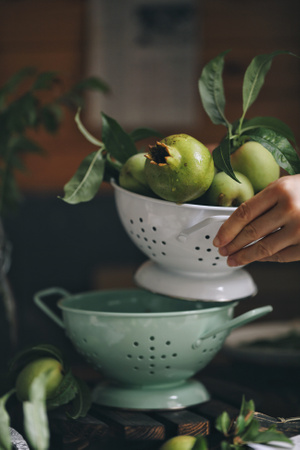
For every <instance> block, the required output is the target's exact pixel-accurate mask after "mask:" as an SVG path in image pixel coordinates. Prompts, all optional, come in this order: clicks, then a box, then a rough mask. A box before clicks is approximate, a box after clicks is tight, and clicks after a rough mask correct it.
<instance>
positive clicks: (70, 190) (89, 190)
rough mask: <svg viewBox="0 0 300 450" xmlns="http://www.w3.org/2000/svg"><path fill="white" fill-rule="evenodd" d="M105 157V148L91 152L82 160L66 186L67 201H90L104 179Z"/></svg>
mask: <svg viewBox="0 0 300 450" xmlns="http://www.w3.org/2000/svg"><path fill="white" fill-rule="evenodd" d="M104 170H105V158H104V156H103V150H102V149H100V150H98V151H95V152H92V153H90V154H89V155H88V156H86V157H85V158H84V160H83V161H82V162H81V164H80V166H79V168H78V170H77V171H76V173H75V174H74V175H73V177H72V178H71V179H70V181H68V183H67V184H65V186H64V192H65V195H64V197H60V198H62V200H64V201H65V202H67V203H70V204H76V203H80V202H88V201H90V200H91V199H92V198H93V197H94V196H95V195H96V193H97V192H98V190H99V188H100V185H101V183H102V181H103V177H104Z"/></svg>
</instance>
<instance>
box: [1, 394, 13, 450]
mask: <svg viewBox="0 0 300 450" xmlns="http://www.w3.org/2000/svg"><path fill="white" fill-rule="evenodd" d="M14 392H15V389H12V390H10V391H9V392H7V394H5V395H3V396H2V397H1V398H0V448H1V449H3V450H11V438H10V427H9V426H10V419H9V415H8V413H7V411H6V408H5V404H6V402H7V400H8V399H9V397H10V396H11V395H12V394H13V393H14Z"/></svg>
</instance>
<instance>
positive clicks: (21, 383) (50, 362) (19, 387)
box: [16, 358, 64, 401]
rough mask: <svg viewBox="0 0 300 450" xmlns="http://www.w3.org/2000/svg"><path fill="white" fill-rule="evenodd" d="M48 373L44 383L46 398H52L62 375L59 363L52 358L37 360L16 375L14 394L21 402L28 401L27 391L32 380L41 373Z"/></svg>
mask: <svg viewBox="0 0 300 450" xmlns="http://www.w3.org/2000/svg"><path fill="white" fill-rule="evenodd" d="M45 372H48V375H49V376H48V378H47V383H46V398H47V399H49V398H51V397H53V396H54V394H55V391H56V390H57V388H58V386H59V384H60V383H61V381H62V379H63V377H64V373H63V367H62V365H61V363H60V362H59V361H58V360H57V359H54V358H39V359H35V360H34V361H32V362H30V363H29V364H27V365H26V366H25V367H24V368H23V369H22V370H21V372H20V373H19V374H18V377H17V380H16V393H17V397H18V399H19V400H21V401H26V400H29V397H28V395H29V389H30V386H31V384H32V382H33V380H34V379H35V378H36V377H37V376H38V375H40V374H41V373H45Z"/></svg>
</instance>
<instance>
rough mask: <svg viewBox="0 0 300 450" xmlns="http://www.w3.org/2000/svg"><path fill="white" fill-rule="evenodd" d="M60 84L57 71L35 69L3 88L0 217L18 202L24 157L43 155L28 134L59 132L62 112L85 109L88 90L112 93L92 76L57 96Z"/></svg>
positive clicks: (20, 73)
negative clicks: (49, 96) (44, 94)
mask: <svg viewBox="0 0 300 450" xmlns="http://www.w3.org/2000/svg"><path fill="white" fill-rule="evenodd" d="M59 84H60V80H59V77H58V74H57V73H56V72H52V71H49V72H42V73H38V72H37V70H36V69H34V68H31V67H29V68H27V67H26V68H23V69H21V70H20V71H18V72H17V73H15V74H14V75H13V76H12V77H11V78H10V79H9V80H8V81H7V82H6V83H5V84H4V85H3V86H1V87H0V216H1V215H4V214H6V213H7V212H8V211H9V210H10V209H11V208H13V207H15V206H16V204H17V203H18V202H19V199H20V192H19V189H18V185H17V181H16V178H15V174H16V171H24V170H25V169H26V167H25V163H24V155H25V154H28V153H35V154H42V153H44V150H43V149H42V148H41V147H40V146H39V145H38V144H37V143H36V142H35V141H34V140H33V139H31V138H29V137H28V131H29V130H34V131H37V130H39V129H44V130H45V131H46V132H48V133H50V134H54V133H56V132H57V131H58V130H59V127H60V125H61V123H62V121H63V109H64V108H70V109H74V108H75V109H76V108H78V107H82V106H83V104H84V92H85V91H86V90H98V91H101V92H104V93H105V92H107V91H108V90H109V88H108V86H107V85H106V83H104V82H103V81H102V80H100V79H99V78H96V77H89V78H87V79H85V80H82V81H80V82H79V83H77V84H75V85H74V86H72V87H71V88H70V89H69V90H67V91H66V92H63V93H60V94H55V92H56V90H57V89H56V88H57V86H58V85H59ZM28 85H29V87H27V86H28ZM43 91H49V92H50V94H51V96H52V98H51V100H50V101H46V100H44V101H43V100H42V97H43ZM44 97H45V96H44Z"/></svg>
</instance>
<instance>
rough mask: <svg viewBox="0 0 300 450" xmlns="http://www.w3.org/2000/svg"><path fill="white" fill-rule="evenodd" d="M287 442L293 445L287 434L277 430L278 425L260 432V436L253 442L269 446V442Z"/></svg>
mask: <svg viewBox="0 0 300 450" xmlns="http://www.w3.org/2000/svg"><path fill="white" fill-rule="evenodd" d="M272 441H276V442H287V443H289V444H292V441H291V439H289V438H288V437H287V436H286V435H285V434H283V433H282V432H281V431H278V430H277V429H276V425H272V426H271V427H270V428H268V429H267V430H263V431H260V432H259V434H258V435H257V436H256V437H255V438H254V439H253V440H252V442H256V443H259V444H267V443H268V442H272Z"/></svg>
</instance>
